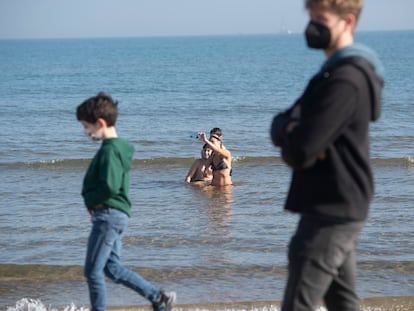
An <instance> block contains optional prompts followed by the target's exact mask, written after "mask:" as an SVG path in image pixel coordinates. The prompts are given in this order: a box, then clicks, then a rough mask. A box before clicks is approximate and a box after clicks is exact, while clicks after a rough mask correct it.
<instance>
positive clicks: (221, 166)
mask: <svg viewBox="0 0 414 311" xmlns="http://www.w3.org/2000/svg"><path fill="white" fill-rule="evenodd" d="M226 168H228V166H227V164H226V162H224V160H223V158H221V159H220V162H219V163H218V164H217V166H216V165H214V162H211V169H212V170H213V171H220V170H224V169H226Z"/></svg>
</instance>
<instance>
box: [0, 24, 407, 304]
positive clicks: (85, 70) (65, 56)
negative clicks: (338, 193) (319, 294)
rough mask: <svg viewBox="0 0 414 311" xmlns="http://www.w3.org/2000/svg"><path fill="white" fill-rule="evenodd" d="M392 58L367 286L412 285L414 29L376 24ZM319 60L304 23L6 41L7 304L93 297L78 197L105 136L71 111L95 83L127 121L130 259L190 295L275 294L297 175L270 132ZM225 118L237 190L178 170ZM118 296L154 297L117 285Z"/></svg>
mask: <svg viewBox="0 0 414 311" xmlns="http://www.w3.org/2000/svg"><path fill="white" fill-rule="evenodd" d="M357 39H358V41H359V42H363V43H366V44H368V45H370V46H371V47H373V48H374V49H375V50H376V51H377V52H378V54H379V55H380V58H381V59H382V61H383V63H384V65H385V69H386V81H385V83H386V84H385V89H384V93H383V95H384V96H383V105H384V107H383V114H382V117H381V119H380V121H379V122H377V123H375V124H373V125H372V132H371V134H372V135H371V136H372V161H373V164H374V173H375V176H376V192H377V193H376V197H375V199H374V202H373V204H372V209H371V215H370V219H369V221H368V223H367V226H366V228H365V229H364V232H363V234H362V236H361V240H360V245H359V253H358V265H359V279H358V288H359V293H360V295H361V297H364V298H366V297H385V296H410V295H412V294H413V293H414V258H413V251H412V250H413V249H414V242H413V238H414V232H413V229H412V223H413V221H414V209H413V204H414V203H413V202H414V194H413V191H412V190H413V186H414V160H413V159H414V152H413V150H414V137H413V136H414V130H413V129H414V126H413V122H412V120H413V119H414V110H413V109H412V107H411V106H412V102H413V99H414V90H413V87H412V85H413V82H414V81H413V80H414V66H413V64H414V54H413V53H412V51H414V31H405V32H366V33H361V34H359V35H358V36H357ZM322 62H323V57H322V55H321V53H320V52H315V51H310V50H308V49H306V48H305V43H304V40H303V37H302V35H299V34H292V35H273V36H271V35H266V36H223V37H181V38H129V39H83V40H18V41H13V40H4V41H0V72H1V75H0V95H1V96H0V109H1V114H0V178H1V183H0V198H1V203H2V204H1V207H0V210H1V212H0V248H1V250H2V251H1V253H0V306H6V305H13V304H14V303H15V302H16V301H17V300H19V299H21V298H23V297H30V298H36V299H42V300H43V301H44V302H46V303H51V304H54V305H67V304H69V303H70V302H72V301H73V302H75V303H77V304H88V298H87V289H86V286H85V282H84V279H83V277H82V265H83V258H84V252H85V247H86V238H87V236H88V230H89V226H90V224H89V219H88V216H87V214H86V212H85V210H84V208H83V205H82V200H81V197H80V195H79V192H80V186H81V182H82V178H83V174H84V171H85V169H86V168H87V165H88V163H89V159H90V158H91V157H93V155H94V153H95V151H96V150H97V148H98V147H99V144H97V143H92V142H90V141H89V140H88V139H87V138H86V137H85V136H84V135H83V129H82V127H81V126H80V124H79V123H78V122H77V121H76V118H75V114H74V112H75V109H76V106H77V105H78V104H79V103H80V102H82V101H83V100H84V99H86V98H87V97H90V96H92V95H95V94H96V93H97V92H98V91H106V92H109V93H110V94H111V95H113V97H114V98H116V99H118V100H119V102H120V106H119V108H120V116H119V119H118V124H117V128H118V132H119V134H120V135H121V136H123V137H124V138H127V139H128V140H130V141H131V142H132V143H133V144H134V146H135V148H136V149H137V153H136V154H135V158H134V167H133V174H132V182H131V198H132V202H133V205H134V207H133V217H132V218H131V222H130V226H129V230H128V232H127V235H126V237H125V239H124V255H123V256H124V257H123V259H124V262H125V264H126V265H128V266H130V267H131V268H133V269H134V270H136V271H137V272H139V273H141V274H143V275H144V276H146V277H148V278H149V279H150V280H152V281H153V282H154V283H156V284H157V285H159V286H161V287H164V288H166V289H174V290H176V291H177V292H178V295H179V301H180V302H181V303H208V302H232V301H253V302H254V301H264V300H280V299H281V297H282V293H283V288H284V282H285V278H286V269H285V265H286V244H287V243H288V240H289V238H290V235H291V234H292V231H293V230H294V228H295V224H296V220H297V216H295V215H291V214H288V213H285V212H283V209H282V206H283V202H284V198H285V195H286V191H287V189H288V185H289V180H290V172H289V170H288V168H287V167H286V166H285V165H284V164H283V163H282V161H281V160H280V157H279V153H278V150H277V149H275V148H274V147H273V146H272V144H271V143H270V138H269V134H268V132H269V126H270V122H271V120H272V118H273V116H274V115H275V114H276V113H277V112H278V111H280V110H282V109H285V108H286V107H288V106H289V105H290V104H291V103H292V102H293V101H294V100H295V99H296V98H297V97H298V96H299V94H300V92H301V91H302V90H303V88H304V86H305V85H306V83H307V81H308V79H309V77H310V76H311V75H312V74H313V73H315V71H317V70H318V68H319V67H320V65H321V63H322ZM213 127H221V128H222V129H223V131H224V144H225V145H226V147H227V148H228V149H229V150H231V151H232V155H233V157H234V159H235V162H234V170H233V171H234V175H233V178H234V184H235V185H234V187H233V188H232V190H231V191H224V190H214V191H212V190H210V191H208V190H200V189H195V188H193V187H189V186H187V185H185V184H184V183H183V179H184V177H185V175H186V173H187V170H188V168H189V166H190V165H191V163H192V161H193V160H194V158H195V157H198V156H199V151H200V148H201V145H200V144H199V143H198V142H196V141H194V140H192V139H190V134H191V133H193V132H195V131H199V130H205V131H208V130H209V129H211V128H213ZM109 288H110V294H109V304H110V305H134V304H140V303H145V301H144V300H143V299H141V298H139V297H137V296H135V295H134V294H133V293H132V292H127V291H126V290H125V289H123V288H121V287H119V286H114V285H112V284H109Z"/></svg>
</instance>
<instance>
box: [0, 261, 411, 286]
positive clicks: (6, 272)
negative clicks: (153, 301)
mask: <svg viewBox="0 0 414 311" xmlns="http://www.w3.org/2000/svg"><path fill="white" fill-rule="evenodd" d="M130 268H131V269H132V270H134V271H135V272H137V273H139V274H140V275H142V276H143V277H146V278H151V279H156V280H159V281H163V280H168V279H175V280H178V279H200V280H201V279H202V280H216V279H221V278H226V277H248V276H249V275H251V274H256V275H266V276H269V275H274V276H275V277H276V276H281V275H286V273H287V271H286V267H285V266H260V265H223V266H216V267H205V266H203V267H199V266H194V267H171V268H163V269H155V268H143V267H139V268H138V267H130ZM358 269H360V270H364V271H382V272H384V271H391V272H393V273H409V274H411V273H414V263H413V262H411V261H399V262H394V261H392V262H391V261H361V262H358ZM83 279H84V277H83V267H82V266H80V265H68V266H65V265H61V266H58V265H30V264H28V265H18V264H0V284H2V283H7V282H27V281H30V282H49V281H50V282H53V281H79V280H83Z"/></svg>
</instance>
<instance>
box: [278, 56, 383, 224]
mask: <svg viewBox="0 0 414 311" xmlns="http://www.w3.org/2000/svg"><path fill="white" fill-rule="evenodd" d="M375 64H376V62H372V61H369V60H368V59H367V58H365V57H363V56H360V55H347V56H346V57H339V58H336V59H334V61H332V60H331V61H328V62H327V63H326V64H325V66H324V67H323V68H322V70H321V71H320V72H319V73H317V74H316V75H315V76H314V77H313V78H312V79H311V80H310V82H309V84H308V86H307V87H306V89H305V91H304V93H303V94H302V96H301V97H300V98H299V99H298V100H297V101H296V103H295V104H294V105H293V106H292V108H290V109H289V110H287V111H286V112H284V113H280V114H278V115H277V116H276V117H275V118H274V120H273V123H272V128H271V137H272V140H273V143H274V144H275V145H276V146H279V147H281V151H282V158H283V160H284V161H285V162H286V163H287V164H288V165H289V166H290V167H291V168H292V169H293V176H292V181H291V185H290V189H289V194H288V197H287V200H286V204H285V208H286V209H287V210H290V211H293V212H298V213H302V214H308V215H315V216H320V217H327V218H333V219H343V220H346V221H362V220H365V219H366V217H367V214H368V208H369V203H370V200H371V198H372V195H373V192H374V186H373V176H372V171H371V165H370V155H369V123H370V121H375V120H376V119H378V117H379V115H380V107H381V105H380V102H381V91H382V86H383V80H382V77H381V76H380V75H378V73H377V72H376V70H375V69H376V68H375ZM296 105H300V111H301V113H300V117H299V118H298V119H297V120H296V119H295V120H294V119H292V118H291V116H290V114H291V111H292V109H293V107H295V106H296ZM291 121H296V122H297V125H296V127H294V128H293V130H291V131H287V130H286V125H287V124H288V123H290V122H291Z"/></svg>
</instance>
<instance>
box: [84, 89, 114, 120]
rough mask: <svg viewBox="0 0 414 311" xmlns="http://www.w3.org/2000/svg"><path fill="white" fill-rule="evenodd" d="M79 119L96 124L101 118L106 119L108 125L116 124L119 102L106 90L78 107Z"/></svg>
mask: <svg viewBox="0 0 414 311" xmlns="http://www.w3.org/2000/svg"><path fill="white" fill-rule="evenodd" d="M76 117H77V118H78V121H86V122H89V123H92V124H95V123H96V121H98V119H99V118H101V119H104V120H105V121H106V124H107V126H115V123H116V118H117V117H118V102H117V101H114V100H113V99H112V97H111V96H109V95H108V94H106V93H104V92H100V93H98V94H97V95H96V96H93V97H90V98H88V99H87V100H85V101H84V102H83V103H82V104H80V105H79V106H78V108H77V109H76Z"/></svg>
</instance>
